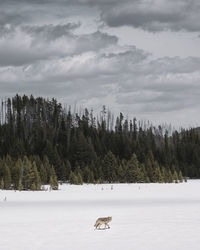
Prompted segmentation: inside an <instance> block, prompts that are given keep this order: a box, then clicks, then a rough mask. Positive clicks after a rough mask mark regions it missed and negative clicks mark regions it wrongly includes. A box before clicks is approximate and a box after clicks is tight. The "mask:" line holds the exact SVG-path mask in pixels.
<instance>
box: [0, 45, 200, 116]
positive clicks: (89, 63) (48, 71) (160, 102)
mask: <svg viewBox="0 0 200 250" xmlns="http://www.w3.org/2000/svg"><path fill="white" fill-rule="evenodd" d="M132 49H133V50H132V51H125V52H120V53H116V54H114V53H110V54H99V53H94V52H92V53H90V52H89V53H87V52H86V53H83V54H82V55H73V56H68V57H66V58H63V59H51V60H50V61H49V60H46V61H40V62H35V64H33V65H30V66H27V67H19V68H18V69H16V68H11V69H9V72H7V70H4V71H1V72H0V82H6V81H7V82H8V86H12V85H13V89H16V87H14V86H15V84H16V83H17V82H20V83H21V85H20V89H21V90H24V91H25V92H26V93H27V92H28V91H30V93H31V92H33V93H36V92H38V93H45V95H51V94H54V95H55V96H57V97H59V98H61V99H63V98H64V97H65V98H66V100H68V101H70V102H71V103H74V102H75V101H77V100H78V101H79V103H82V102H83V103H85V104H86V105H87V103H90V102H89V100H90V99H91V98H95V102H97V103H102V101H104V102H105V104H106V105H108V106H110V107H111V108H112V106H115V107H119V109H123V108H125V107H126V110H134V112H135V113H136V114H143V113H148V114H150V113H155V112H169V111H175V110H180V111H181V110H183V109H185V108H192V106H196V105H198V103H199V94H200V85H199V81H200V70H197V67H196V66H195V62H199V58H188V59H181V58H163V59H162V60H161V59H158V60H157V62H156V60H154V61H153V64H154V65H155V64H156V65H157V66H158V67H159V66H160V67H161V69H162V70H161V71H158V70H157V69H156V67H154V69H153V67H152V61H149V60H147V58H148V55H146V54H145V52H143V51H140V50H137V49H136V48H135V49H134V48H132ZM139 55H140V56H139ZM171 61H173V67H174V69H173V70H171V68H172V67H171V63H170V62H171ZM147 66H149V68H151V71H150V70H149V68H148V67H147ZM176 68H177V72H178V73H176ZM181 68H183V69H184V68H185V69H187V68H189V69H190V70H187V72H184V70H182V71H180V70H179V69H181ZM1 88H2V91H4V92H6V91H8V90H7V87H6V85H4V86H1ZM3 89H4V90H3ZM77 90H78V91H77ZM94 108H95V107H94Z"/></svg>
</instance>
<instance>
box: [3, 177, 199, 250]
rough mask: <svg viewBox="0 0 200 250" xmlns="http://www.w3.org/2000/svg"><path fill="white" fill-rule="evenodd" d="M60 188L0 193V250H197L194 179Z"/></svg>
mask: <svg viewBox="0 0 200 250" xmlns="http://www.w3.org/2000/svg"><path fill="white" fill-rule="evenodd" d="M60 188H61V190H59V191H51V192H49V191H46V192H45V191H43V192H31V191H30V192H19V191H17V192H14V191H0V250H7V249H9V250H29V249H30V250H35V249H41V250H61V249H65V250H68V249H69V250H77V249H78V250H79V249H80V250H82V249H85V250H94V249H95V250H99V249H108V250H129V249H130V250H133V249H135V250H140V249H142V250H160V249H162V250H179V249H180V250H185V249H187V250H189V249H190V250H197V249H200V235H199V233H200V191H199V190H200V180H193V181H189V182H188V183H182V184H113V190H111V185H110V184H107V185H83V186H73V185H62V186H60ZM5 197H6V198H7V201H4V198H5ZM105 216H112V217H113V221H112V222H111V223H110V227H111V228H110V229H107V230H94V227H93V225H94V223H95V221H96V219H97V218H98V217H105Z"/></svg>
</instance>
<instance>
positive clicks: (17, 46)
mask: <svg viewBox="0 0 200 250" xmlns="http://www.w3.org/2000/svg"><path fill="white" fill-rule="evenodd" d="M79 26H80V24H76V23H67V24H63V25H61V24H60V25H43V26H25V27H24V26H22V27H15V28H13V27H12V26H11V27H10V28H5V27H4V28H2V29H0V54H1V57H0V65H1V66H9V65H15V66H20V65H25V64H32V63H34V62H35V61H38V60H47V59H49V60H50V59H52V58H64V57H66V56H68V55H74V54H79V53H80V54H81V53H84V52H88V51H99V50H101V49H103V48H104V49H105V48H106V47H109V46H111V45H115V44H117V41H118V39H117V37H115V36H112V35H109V34H107V33H103V32H100V31H97V32H94V33H90V34H80V35H77V34H76V35H75V34H74V33H73V31H74V29H76V28H78V27H79Z"/></svg>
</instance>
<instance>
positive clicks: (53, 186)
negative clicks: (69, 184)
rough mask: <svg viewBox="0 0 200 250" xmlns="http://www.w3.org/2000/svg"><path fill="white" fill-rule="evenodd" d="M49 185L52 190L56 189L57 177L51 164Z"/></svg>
mask: <svg viewBox="0 0 200 250" xmlns="http://www.w3.org/2000/svg"><path fill="white" fill-rule="evenodd" d="M50 186H51V189H52V190H58V179H57V176H56V173H55V170H54V168H53V166H52V167H51V176H50Z"/></svg>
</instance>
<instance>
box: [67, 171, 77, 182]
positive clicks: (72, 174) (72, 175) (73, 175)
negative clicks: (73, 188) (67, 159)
mask: <svg viewBox="0 0 200 250" xmlns="http://www.w3.org/2000/svg"><path fill="white" fill-rule="evenodd" d="M69 183H70V184H75V185H78V184H79V183H78V178H77V176H76V175H75V174H74V173H73V172H72V171H71V173H70V176H69Z"/></svg>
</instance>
